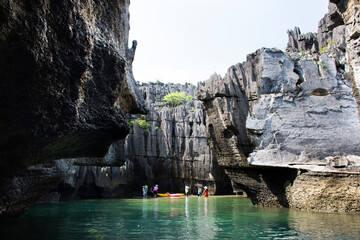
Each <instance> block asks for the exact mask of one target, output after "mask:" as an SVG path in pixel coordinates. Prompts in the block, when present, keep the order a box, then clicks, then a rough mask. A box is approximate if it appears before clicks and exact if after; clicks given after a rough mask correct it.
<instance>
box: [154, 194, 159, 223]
mask: <svg viewBox="0 0 360 240" xmlns="http://www.w3.org/2000/svg"><path fill="white" fill-rule="evenodd" d="M158 205H159V199H158V198H155V199H154V219H155V220H157V219H158V216H159V214H158Z"/></svg>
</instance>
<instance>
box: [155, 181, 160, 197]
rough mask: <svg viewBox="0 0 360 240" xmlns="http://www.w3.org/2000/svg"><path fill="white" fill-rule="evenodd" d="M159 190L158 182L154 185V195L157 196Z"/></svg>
mask: <svg viewBox="0 0 360 240" xmlns="http://www.w3.org/2000/svg"><path fill="white" fill-rule="evenodd" d="M158 190H159V186H158V185H157V184H156V185H155V187H154V197H157V193H158Z"/></svg>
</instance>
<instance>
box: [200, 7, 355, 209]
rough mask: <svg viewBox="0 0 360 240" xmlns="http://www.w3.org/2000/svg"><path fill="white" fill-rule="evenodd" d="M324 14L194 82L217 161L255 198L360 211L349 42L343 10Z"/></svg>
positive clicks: (272, 203) (259, 201)
mask: <svg viewBox="0 0 360 240" xmlns="http://www.w3.org/2000/svg"><path fill="white" fill-rule="evenodd" d="M350 2H351V1H350ZM349 5H351V4H350V3H349ZM330 6H332V5H330ZM351 6H352V5H351ZM331 9H332V7H330V10H331ZM340 16H341V15H340ZM324 19H325V20H324ZM324 19H323V20H322V21H321V22H320V27H319V32H318V34H305V35H303V34H301V32H300V30H299V29H298V28H296V29H295V30H294V31H289V44H288V47H287V50H288V53H283V52H282V51H280V50H277V49H260V50H258V51H257V52H256V53H253V54H250V55H249V56H248V57H247V61H246V62H244V63H242V64H237V65H235V66H232V67H230V68H229V70H228V72H227V74H226V75H225V76H224V77H223V78H222V77H221V76H218V75H213V76H211V78H210V79H209V80H208V81H206V82H203V83H200V84H199V91H198V94H197V95H198V98H199V99H200V100H202V101H203V102H204V106H205V111H206V113H207V115H208V119H209V120H208V125H207V136H208V139H209V142H210V146H211V148H212V149H213V151H214V153H215V155H216V157H217V159H218V161H219V166H220V167H224V168H225V170H226V173H227V174H228V175H229V177H230V178H231V180H232V182H233V187H234V188H240V189H242V190H244V191H245V192H247V194H248V196H249V197H250V198H251V199H252V201H253V203H255V204H259V205H264V206H286V207H294V208H299V209H309V210H310V209H312V210H318V211H357V212H358V211H360V207H359V205H358V198H359V192H360V191H359V190H360V189H359V186H358V185H357V182H359V180H360V165H359V164H360V132H359V130H360V121H359V111H358V105H357V103H356V97H355V96H356V94H354V92H355V93H356V81H354V73H353V72H354V71H353V70H351V69H353V68H354V67H352V64H353V63H352V62H351V61H352V60H351V58H349V61H347V59H346V56H349V54H351V53H348V51H352V50H353V49H351V50H348V49H349V45H348V44H349V39H346V37H345V35H344V29H345V26H344V24H342V18H341V17H338V18H335V17H332V18H330V17H329V16H325V18H324ZM329 19H331V20H332V21H340V22H338V23H332V24H330V23H329V22H327V21H328V20H329ZM325 26H327V27H325ZM329 26H331V28H329ZM346 27H348V26H346ZM324 42H326V44H325V43H324ZM356 59H358V57H357V58H356ZM350 72H352V77H353V78H351V77H350V74H349V73H350ZM354 95H355V96H354ZM350 183H351V184H350ZM305 186H306V187H305ZM335 189H342V190H341V191H335Z"/></svg>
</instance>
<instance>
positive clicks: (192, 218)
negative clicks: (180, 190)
mask: <svg viewBox="0 0 360 240" xmlns="http://www.w3.org/2000/svg"><path fill="white" fill-rule="evenodd" d="M0 232H1V235H2V236H1V239H36V240H41V239H66V240H68V239H75V240H76V239H81V240H82V239H224V238H228V239H262V238H264V239H318V238H326V239H358V237H359V236H360V215H359V214H320V213H308V212H300V211H295V210H289V209H284V208H282V209H279V208H260V207H255V206H253V205H251V203H250V201H249V200H247V199H240V198H236V197H209V198H203V197H200V198H198V197H188V198H181V199H169V198H148V199H122V200H96V201H95V200H93V201H78V202H71V203H62V204H59V205H51V206H36V207H34V208H33V209H31V210H30V211H29V212H28V213H27V214H26V215H25V216H23V217H21V218H19V219H12V220H8V221H3V222H0Z"/></svg>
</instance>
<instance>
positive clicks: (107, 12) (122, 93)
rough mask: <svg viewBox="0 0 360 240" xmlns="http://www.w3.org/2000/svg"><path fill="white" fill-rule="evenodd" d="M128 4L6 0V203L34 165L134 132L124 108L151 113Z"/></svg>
mask: <svg viewBox="0 0 360 240" xmlns="http://www.w3.org/2000/svg"><path fill="white" fill-rule="evenodd" d="M129 3H130V1H129V0H121V1H110V2H108V1H102V2H93V1H47V0H35V1H31V2H28V1H7V0H6V1H2V2H1V3H0V15H1V17H0V86H1V87H0V98H1V100H0V102H1V104H0V112H1V118H0V132H1V134H0V169H1V171H0V175H1V177H0V182H1V186H0V196H1V197H0V205H1V206H3V205H6V204H8V202H7V201H8V199H12V198H11V197H10V198H6V197H5V195H6V193H4V191H5V190H4V189H6V188H7V185H8V184H10V185H11V181H12V178H13V177H14V176H16V175H21V174H23V173H22V172H23V171H27V170H26V169H27V168H28V167H29V166H32V165H36V164H39V163H43V162H48V161H50V160H55V159H60V158H70V157H80V156H90V157H100V156H103V155H105V154H106V152H107V150H108V147H109V145H110V144H111V143H112V142H114V141H116V140H118V139H120V138H122V137H125V136H126V135H127V133H128V131H129V128H128V126H127V123H126V120H125V114H126V113H128V112H142V111H143V112H144V111H145V108H144V102H143V100H142V99H141V97H140V95H139V93H138V92H137V89H136V87H135V82H134V79H133V75H132V70H131V68H132V66H131V64H132V60H133V56H134V51H135V48H136V43H134V44H133V47H132V48H131V49H128V32H129V10H128V7H129ZM3 190H4V191H3ZM25 207H26V206H25ZM19 208H20V207H19ZM8 210H9V209H8ZM18 212H19V211H17V213H18ZM2 214H3V212H2V211H1V210H0V215H2ZM6 214H7V213H6Z"/></svg>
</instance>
